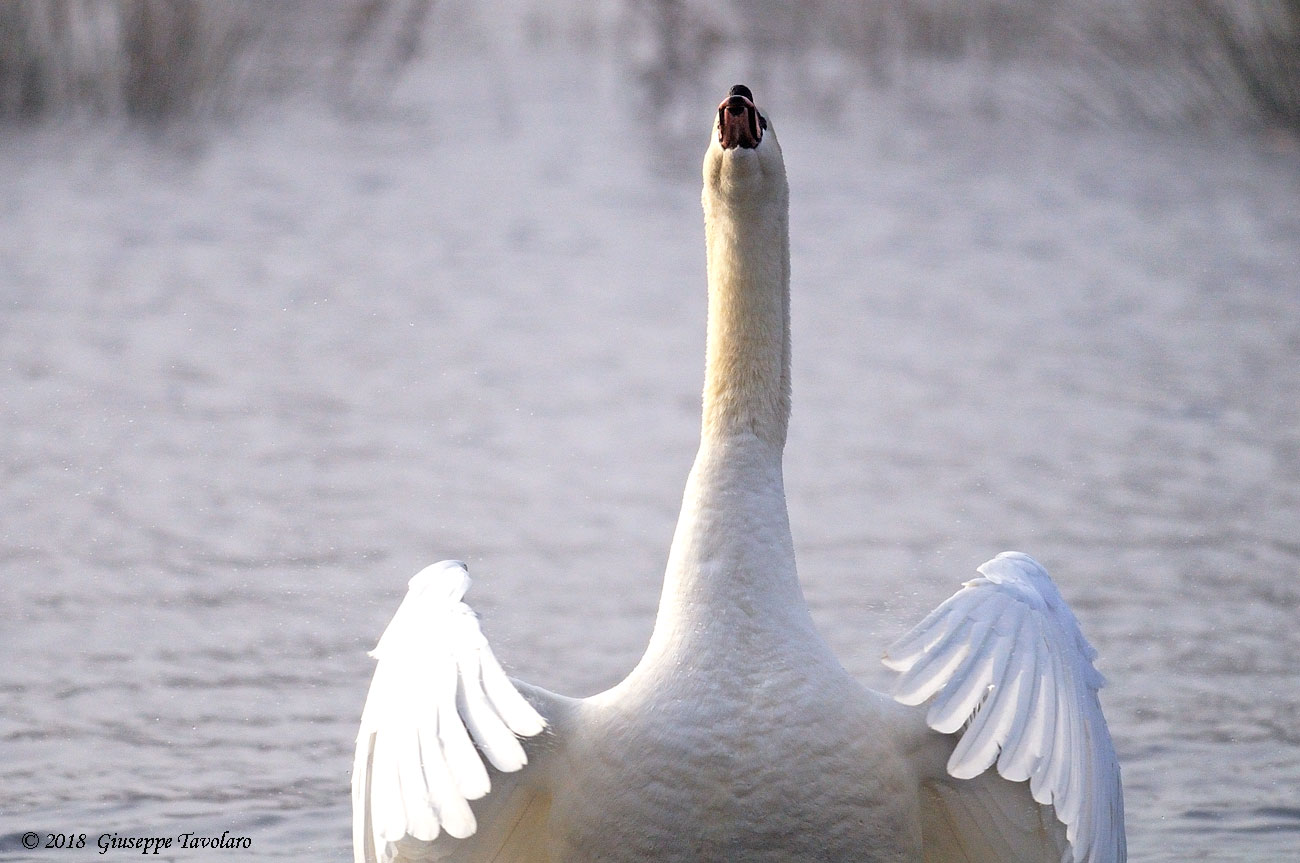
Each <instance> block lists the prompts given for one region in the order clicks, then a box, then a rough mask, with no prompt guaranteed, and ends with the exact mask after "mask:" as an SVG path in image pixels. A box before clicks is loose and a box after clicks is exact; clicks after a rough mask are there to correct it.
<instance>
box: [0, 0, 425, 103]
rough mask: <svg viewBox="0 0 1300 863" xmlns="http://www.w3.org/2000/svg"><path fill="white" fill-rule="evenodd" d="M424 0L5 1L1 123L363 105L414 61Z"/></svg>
mask: <svg viewBox="0 0 1300 863" xmlns="http://www.w3.org/2000/svg"><path fill="white" fill-rule="evenodd" d="M431 3H432V0H340V2H332V3H325V4H321V3H312V2H305V0H280V2H275V3H266V2H258V0H221V2H211V0H4V2H3V3H0V117H3V118H4V119H7V120H14V119H35V118H40V117H46V116H51V115H67V114H78V113H80V114H90V115H94V116H126V117H128V118H131V119H133V120H140V121H163V120H168V119H173V118H178V117H193V116H197V115H226V114H229V113H232V112H234V111H237V110H239V109H240V108H242V107H244V106H245V105H247V104H250V103H253V102H256V101H260V100H264V99H266V98H267V97H275V96H278V95H282V94H284V93H285V92H287V91H292V90H294V89H296V88H299V87H303V86H307V85H309V84H310V85H311V86H318V85H320V84H321V83H324V84H325V86H326V87H327V88H328V89H329V90H330V91H331V94H332V95H337V96H341V97H342V98H344V99H345V100H348V99H356V98H361V99H365V98H368V97H369V96H371V95H372V94H369V93H367V92H366V91H367V90H368V89H370V88H374V87H376V86H379V85H382V83H383V82H384V81H386V80H388V79H389V78H391V76H393V75H395V74H397V73H399V72H400V70H401V69H402V68H403V67H404V66H405V64H406V63H407V62H409V61H410V60H411V59H413V58H414V57H415V56H416V55H418V54H419V51H420V47H421V42H420V40H421V34H423V32H424V31H425V26H424V25H425V20H426V18H427V16H428V13H429V10H430V7H431Z"/></svg>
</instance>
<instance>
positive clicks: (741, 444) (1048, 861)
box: [352, 86, 1125, 863]
mask: <svg viewBox="0 0 1300 863" xmlns="http://www.w3.org/2000/svg"><path fill="white" fill-rule="evenodd" d="M787 198H788V190H787V186H786V180H785V167H784V163H783V160H782V156H781V150H780V145H779V144H778V142H777V140H776V135H775V131H774V130H773V129H772V128H771V127H770V124H769V123H768V121H767V118H766V117H764V116H763V115H762V114H761V113H760V111H759V109H758V108H757V106H755V105H754V103H753V101H752V96H751V95H750V93H749V91H748V90H747V89H746V88H743V87H739V86H738V87H735V88H733V89H732V93H731V94H730V95H729V97H728V98H727V99H726V100H724V101H723V103H722V105H720V106H719V109H718V114H717V119H716V120H715V122H714V128H713V138H712V140H711V142H710V146H709V149H708V152H707V153H706V155H705V162H704V195H703V203H704V212H705V233H706V238H707V248H708V275H709V310H708V318H709V329H708V350H707V356H706V370H705V387H704V405H703V423H702V428H701V443H700V451H699V454H698V456H697V457H696V461H695V465H694V467H693V468H692V470H691V473H690V477H689V478H688V480H687V483H686V491H685V493H684V495H683V500H682V512H681V516H680V518H679V520H678V525H677V530H676V532H675V534H674V537H673V543H672V549H671V551H670V553H669V559H668V567H667V570H666V573H665V577H664V589H663V594H662V597H661V600H660V606H659V613H658V616H657V618H656V621H655V629H654V633H653V635H652V636H651V639H650V644H649V646H648V648H647V650H646V653H645V655H644V656H643V657H642V659H641V661H640V662H639V663H638V664H637V666H636V668H635V669H634V670H633V671H632V673H631V674H629V675H628V677H627V678H626V679H625V680H624V681H623V682H621V683H620V684H618V685H617V686H615V687H614V688H613V689H610V690H608V691H607V692H603V693H601V694H599V695H596V696H593V697H591V698H587V699H581V700H576V699H570V698H565V697H563V696H559V695H555V694H553V693H549V692H546V691H544V690H540V689H537V688H536V687H532V686H528V685H527V684H524V683H520V682H516V681H511V680H509V679H508V678H507V677H506V676H505V673H504V672H503V671H502V670H501V666H500V665H499V664H498V663H497V660H496V658H495V657H494V656H493V655H492V651H491V649H490V648H489V647H488V644H487V641H486V639H485V638H484V637H483V634H482V632H481V631H480V629H479V626H478V621H477V619H476V618H475V616H474V614H473V612H472V611H470V609H469V607H468V606H466V605H465V604H464V602H462V597H463V596H464V594H465V591H466V589H467V588H468V586H469V578H468V575H467V573H466V569H465V566H464V564H462V563H460V562H458V561H444V562H443V563H439V564H435V565H433V566H431V567H429V568H427V569H425V570H424V571H422V572H421V573H420V574H418V575H417V576H415V578H413V579H411V582H410V590H409V592H408V594H407V596H406V598H405V599H404V600H403V602H402V604H401V606H400V607H399V608H398V610H397V614H396V615H395V616H394V618H393V621H392V622H391V623H390V624H389V626H388V629H387V630H386V631H385V632H384V634H383V637H382V638H381V639H380V640H379V644H378V646H377V647H376V648H375V650H374V652H373V655H374V656H375V658H376V659H377V660H378V662H377V665H376V668H375V676H374V680H373V682H372V684H371V688H370V694H369V696H368V698H367V700H366V705H365V709H364V711H363V714H362V720H361V731H360V734H359V735H358V738H357V755H356V763H355V767H354V770H353V777H352V783H353V813H354V831H353V836H354V845H355V855H356V860H357V861H358V863H373V861H380V863H390V861H422V860H459V861H498V863H520V861H549V863H560V861H563V863H587V861H597V860H600V861H611V863H643V861H659V863H665V861H666V863H710V861H731V860H747V861H772V863H785V861H814V860H815V861H845V863H847V861H860V863H871V861H879V863H884V861H893V863H900V861H907V863H923V861H924V863H1003V861H1011V860H1015V861H1024V863H1057V861H1062V863H1064V861H1069V860H1073V861H1074V863H1123V861H1124V860H1125V838H1124V822H1123V815H1124V811H1123V797H1122V791H1121V787H1120V780H1119V766H1118V764H1117V762H1116V758H1115V752H1114V748H1113V746H1112V744H1111V740H1110V734H1109V732H1108V730H1107V728H1106V722H1105V719H1104V718H1103V716H1102V712H1101V706H1100V703H1099V701H1098V698H1097V690H1098V689H1099V688H1100V687H1101V686H1102V683H1103V681H1102V678H1101V675H1100V674H1098V673H1097V671H1096V670H1095V668H1094V667H1093V665H1092V660H1093V659H1094V658H1095V656H1096V652H1095V651H1094V650H1093V648H1092V647H1091V645H1089V644H1088V642H1087V641H1086V640H1085V639H1084V637H1083V635H1082V633H1081V631H1080V629H1079V625H1078V622H1077V621H1076V620H1075V617H1074V615H1073V614H1072V613H1071V611H1070V609H1069V608H1068V607H1067V606H1066V604H1065V601H1064V600H1063V599H1062V598H1061V595H1060V593H1059V592H1058V591H1057V589H1056V587H1055V585H1054V584H1053V583H1052V581H1051V579H1050V578H1048V576H1047V573H1046V572H1045V571H1044V570H1043V568H1042V567H1040V566H1039V565H1038V564H1037V563H1035V562H1034V561H1033V560H1032V559H1031V558H1029V557H1027V556H1025V555H1023V554H1019V553H1015V552H1008V553H1005V554H1002V555H999V556H998V557H997V558H995V559H994V560H991V561H989V562H988V563H986V564H984V565H983V566H981V567H980V568H979V572H980V577H978V578H976V579H974V580H972V581H970V582H968V583H967V584H966V585H965V586H964V587H963V588H962V589H961V590H960V591H959V592H958V593H957V594H956V595H954V596H953V597H952V598H950V599H949V600H947V601H946V602H944V603H943V604H942V605H940V606H939V607H938V608H937V609H935V611H934V612H932V613H931V614H930V615H929V616H928V617H926V618H925V620H923V621H922V622H921V623H920V624H919V625H918V626H917V627H916V628H915V629H913V630H912V631H911V632H910V633H908V634H907V635H905V636H903V637H902V638H901V639H899V640H898V641H897V642H896V643H895V644H894V645H893V646H892V647H891V648H890V649H889V652H888V654H887V655H886V658H885V662H886V664H887V665H888V666H889V667H891V668H893V669H895V670H897V671H899V672H901V676H900V677H899V679H898V681H897V685H896V688H895V694H894V698H896V699H897V701H898V702H901V703H902V705H908V706H907V707H904V706H900V704H898V703H896V702H895V701H894V700H893V699H891V698H890V697H889V696H886V695H882V694H881V693H877V692H873V691H871V690H868V689H866V688H864V687H862V686H860V685H859V684H858V683H857V682H856V681H854V680H852V679H851V678H850V677H849V676H848V674H847V673H846V672H845V671H844V669H843V668H842V667H841V666H840V664H839V663H838V662H837V661H836V659H835V657H834V656H833V655H832V654H831V652H830V649H829V648H828V647H827V646H826V644H825V642H824V641H822V639H821V638H820V636H818V634H817V632H816V629H815V627H814V626H813V623H812V619H811V617H810V616H809V614H808V610H807V605H806V603H805V602H804V599H803V595H802V592H801V590H800V588H799V582H798V577H797V574H796V571H795V562H794V546H793V540H792V538H791V536H790V527H789V519H788V517H787V514H786V506H785V491H784V481H783V478H782V471H781V455H782V450H783V448H784V444H785V436H786V427H787V422H788V418H789V405H790V401H789V386H790V323H789V231H788V215H787V213H788V205H787ZM927 702H928V706H927V707H925V708H924V709H923V710H922V709H918V706H920V705H925V704H926V703H927ZM995 765H996V769H995V770H989V768H990V767H994V766H995ZM471 801H472V802H471Z"/></svg>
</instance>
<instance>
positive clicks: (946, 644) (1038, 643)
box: [885, 551, 1126, 863]
mask: <svg viewBox="0 0 1300 863" xmlns="http://www.w3.org/2000/svg"><path fill="white" fill-rule="evenodd" d="M979 572H980V577H979V578H976V579H972V580H971V581H968V582H966V584H965V585H964V586H963V587H962V589H961V590H959V591H958V592H957V593H956V594H954V595H953V596H952V597H950V598H949V599H948V600H947V601H945V602H944V603H943V604H942V605H940V606H939V607H938V608H936V609H935V610H934V611H932V612H930V614H929V615H928V616H927V617H926V618H925V619H924V620H922V621H921V622H920V623H919V624H917V626H916V627H915V628H914V629H913V630H912V631H911V632H909V633H908V634H907V635H905V636H903V637H902V638H900V639H899V640H898V641H896V642H895V643H894V644H893V645H892V646H891V647H890V648H889V650H888V652H887V653H886V654H885V665H887V666H888V667H890V668H892V669H893V670H895V671H900V672H902V676H901V677H900V678H899V679H898V681H897V683H896V684H895V685H894V698H896V699H897V700H898V701H899V702H901V703H903V704H909V705H916V704H922V703H924V702H925V701H926V700H927V699H930V698H932V697H933V700H932V701H931V702H930V707H929V710H928V711H927V712H926V723H927V724H928V725H929V726H930V727H931V728H933V729H934V730H936V731H940V732H943V733H945V734H951V733H954V732H956V731H958V730H960V729H961V727H962V726H963V725H965V724H966V723H967V722H969V723H970V725H969V727H968V728H966V730H965V731H964V732H963V733H962V736H961V740H960V742H959V743H958V744H957V745H956V747H954V748H953V752H952V755H951V756H950V757H949V759H948V772H949V774H951V775H952V776H954V777H956V778H958V779H970V778H973V777H975V776H978V775H979V774H981V773H983V772H984V771H985V770H987V769H988V768H989V767H991V766H993V764H994V763H995V762H996V764H997V771H998V773H999V774H1000V775H1002V776H1003V777H1004V778H1006V779H1008V780H1010V781H1012V782H1023V781H1025V780H1028V781H1029V789H1030V792H1031V794H1032V795H1033V798H1034V800H1036V801H1037V802H1039V803H1043V804H1051V805H1052V806H1053V807H1054V809H1055V811H1056V816H1057V817H1058V818H1059V819H1060V820H1061V822H1062V823H1064V824H1065V825H1066V827H1067V832H1066V835H1067V837H1068V839H1069V841H1070V843H1071V845H1072V848H1073V859H1074V860H1075V861H1076V863H1082V861H1084V860H1089V861H1096V863H1102V861H1116V860H1123V859H1124V858H1125V853H1126V851H1125V843H1124V830H1123V824H1124V802H1123V794H1122V792H1121V789H1120V779H1119V762H1118V760H1117V759H1116V758H1115V748H1114V746H1113V745H1112V744H1111V740H1110V731H1109V730H1108V729H1107V727H1106V719H1105V717H1104V716H1102V712H1101V702H1100V701H1099V700H1098V698H1097V690H1099V689H1100V688H1101V687H1102V686H1103V685H1105V679H1104V678H1103V677H1102V676H1101V674H1099V673H1098V672H1097V670H1096V668H1094V667H1093V665H1092V661H1093V660H1094V659H1096V657H1097V651H1096V650H1094V649H1093V647H1092V645H1091V644H1089V643H1088V640H1087V639H1086V638H1084V636H1083V632H1082V631H1081V630H1080V629H1079V622H1078V621H1077V620H1076V619H1075V617H1074V613H1073V612H1071V611H1070V608H1069V606H1067V605H1066V604H1065V600H1064V599H1062V598H1061V594H1060V592H1059V591H1057V589H1056V585H1055V584H1053V583H1052V580H1051V578H1049V577H1048V575H1047V571H1046V570H1045V569H1043V568H1042V567H1041V566H1040V565H1039V564H1038V563H1037V561H1035V560H1034V559H1033V558H1031V557H1029V556H1028V555H1026V554H1021V553H1020V552H1014V551H1008V552H1003V553H1002V554H999V555H998V556H997V557H995V558H994V559H993V560H990V561H988V562H987V563H985V564H984V565H983V566H981V567H980V568H979Z"/></svg>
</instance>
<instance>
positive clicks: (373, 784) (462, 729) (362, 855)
mask: <svg viewBox="0 0 1300 863" xmlns="http://www.w3.org/2000/svg"><path fill="white" fill-rule="evenodd" d="M469 584H470V580H469V574H468V572H467V571H466V568H465V564H463V563H461V562H460V561H455V560H449V561H443V562H441V563H435V564H434V565H432V566H430V567H426V568H425V569H424V570H422V571H421V572H420V573H419V574H417V575H416V576H415V577H414V578H412V579H411V581H410V585H409V590H408V592H407V594H406V598H405V599H403V600H402V604H401V606H400V607H399V608H398V609H397V614H395V615H394V616H393V620H392V622H391V623H389V624H388V628H387V629H386V630H384V634H383V636H382V637H381V638H380V639H379V644H378V645H376V647H375V649H374V650H373V651H371V656H373V657H375V659H377V660H378V663H377V665H376V666H375V676H374V679H373V680H372V681H371V684H370V694H369V695H368V696H367V698H366V706H365V708H364V709H363V711H362V714H361V731H360V732H359V733H358V735H357V753H356V762H355V766H354V768H353V771H352V808H353V846H354V852H355V857H356V860H357V861H358V863H363V861H376V860H377V861H380V863H389V861H392V860H394V859H395V858H398V857H399V856H405V854H404V852H402V851H401V849H400V848H399V846H398V843H399V842H402V843H403V846H402V847H405V846H407V845H409V844H411V840H417V841H419V842H431V841H432V840H434V839H436V838H437V837H438V836H439V834H441V833H446V834H447V835H449V836H453V837H457V838H464V837H467V836H470V835H472V834H474V833H475V832H476V831H477V830H478V824H477V822H476V820H475V817H474V813H473V812H472V811H471V809H470V805H469V801H471V800H477V799H479V798H481V797H483V796H484V795H486V794H488V792H489V791H490V790H492V782H491V780H490V779H489V774H488V769H487V767H486V766H485V765H484V763H483V758H486V759H487V761H488V762H489V763H490V764H491V765H492V767H493V768H495V771H500V773H495V771H494V773H495V775H498V776H500V775H501V774H508V773H512V772H514V771H518V770H519V769H520V768H522V767H523V766H524V765H525V764H527V762H528V758H527V755H525V752H524V748H523V746H522V745H521V744H520V740H519V737H532V736H534V735H537V734H539V733H541V732H542V731H543V730H544V729H545V728H546V720H545V719H543V718H542V716H541V714H539V713H538V712H537V710H535V709H534V708H533V706H532V705H531V704H529V702H528V701H526V700H525V699H524V698H523V696H521V695H520V694H519V692H518V690H516V688H515V686H514V684H513V683H512V682H511V681H510V679H509V678H508V677H506V674H505V672H504V671H503V670H502V669H501V665H500V664H499V663H498V662H497V660H496V657H495V656H493V655H492V650H491V648H489V647H488V643H487V639H486V638H484V637H483V633H482V631H481V630H480V629H479V625H478V619H477V618H476V617H475V615H474V612H473V611H471V610H470V608H469V606H467V605H466V604H465V603H464V602H462V601H461V597H463V596H464V595H465V591H466V590H468V589H469ZM480 753H481V755H480ZM493 802H494V804H498V803H499V802H500V801H493ZM491 809H492V810H493V811H495V810H497V809H499V806H498V805H493V806H492V807H491Z"/></svg>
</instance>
